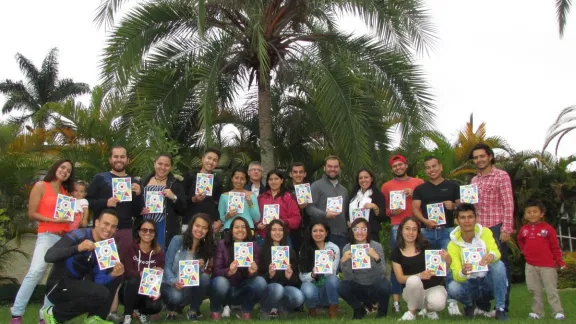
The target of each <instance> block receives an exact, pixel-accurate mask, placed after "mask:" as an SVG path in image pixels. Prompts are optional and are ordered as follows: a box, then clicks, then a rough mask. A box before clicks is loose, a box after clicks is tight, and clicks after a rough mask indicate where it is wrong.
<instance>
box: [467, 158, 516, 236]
mask: <svg viewBox="0 0 576 324" xmlns="http://www.w3.org/2000/svg"><path fill="white" fill-rule="evenodd" d="M472 183H473V184H476V185H477V186H478V203H477V204H476V213H478V220H479V222H480V224H482V226H485V227H492V226H495V225H498V224H502V232H504V233H513V232H514V196H513V194H512V182H510V176H509V175H508V173H506V171H503V170H500V169H497V168H496V167H492V170H490V172H488V173H487V174H485V175H481V174H479V173H478V174H477V175H476V176H474V178H472Z"/></svg>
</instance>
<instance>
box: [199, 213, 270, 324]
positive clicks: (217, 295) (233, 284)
mask: <svg viewBox="0 0 576 324" xmlns="http://www.w3.org/2000/svg"><path fill="white" fill-rule="evenodd" d="M240 242H245V243H249V244H251V245H252V249H253V250H252V251H253V253H252V254H253V255H252V257H253V259H254V260H253V261H252V262H250V263H249V266H248V267H239V266H238V265H239V263H238V261H237V260H236V258H235V256H234V243H240ZM258 259H259V254H258V246H257V245H256V244H254V241H253V236H252V232H251V230H250V225H249V223H248V221H247V220H246V219H245V218H243V217H240V216H237V217H235V218H234V219H233V220H232V222H231V227H230V230H229V231H228V233H226V236H225V237H224V239H223V240H220V242H218V248H217V249H216V256H215V258H214V268H213V270H214V271H213V279H212V287H211V288H212V289H211V295H210V309H211V312H212V319H215V320H219V319H221V318H222V307H223V305H241V306H242V319H250V312H251V311H252V309H253V308H254V305H256V303H258V301H260V299H261V298H262V294H263V293H264V289H266V280H264V278H262V277H260V276H258Z"/></svg>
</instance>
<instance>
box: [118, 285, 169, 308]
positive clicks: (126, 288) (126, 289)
mask: <svg viewBox="0 0 576 324" xmlns="http://www.w3.org/2000/svg"><path fill="white" fill-rule="evenodd" d="M139 287H140V278H139V277H132V278H128V279H124V283H123V284H122V289H120V293H119V296H118V298H119V300H120V302H121V303H122V304H124V315H132V312H134V310H138V312H140V314H144V315H152V314H158V313H160V312H161V311H162V299H158V300H154V299H152V298H150V297H149V296H143V295H139V294H138V288H139Z"/></svg>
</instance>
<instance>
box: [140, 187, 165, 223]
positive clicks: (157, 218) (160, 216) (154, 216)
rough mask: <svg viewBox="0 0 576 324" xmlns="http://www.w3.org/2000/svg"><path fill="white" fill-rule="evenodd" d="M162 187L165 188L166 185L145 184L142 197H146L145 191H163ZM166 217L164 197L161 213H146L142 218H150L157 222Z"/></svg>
mask: <svg viewBox="0 0 576 324" xmlns="http://www.w3.org/2000/svg"><path fill="white" fill-rule="evenodd" d="M164 189H166V186H161V185H147V186H146V187H144V197H146V193H147V192H149V191H160V192H162V191H164ZM165 218H166V199H164V208H163V211H162V212H161V213H150V214H146V215H144V220H152V221H154V222H155V223H159V222H161V221H163V220H164V219H165Z"/></svg>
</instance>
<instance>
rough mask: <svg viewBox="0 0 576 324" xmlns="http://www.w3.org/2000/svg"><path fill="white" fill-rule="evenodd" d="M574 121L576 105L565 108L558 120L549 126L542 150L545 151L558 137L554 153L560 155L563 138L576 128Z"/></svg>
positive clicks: (575, 119)
mask: <svg viewBox="0 0 576 324" xmlns="http://www.w3.org/2000/svg"><path fill="white" fill-rule="evenodd" d="M574 121H576V106H570V107H567V108H564V109H563V110H562V111H561V112H560V114H559V115H558V118H556V121H555V122H554V123H553V124H552V126H550V128H548V132H546V140H545V141H544V146H543V147H542V152H543V153H544V151H545V150H546V148H547V147H548V145H550V143H551V142H552V141H553V140H554V139H555V138H558V139H557V141H556V148H555V149H554V154H556V155H558V148H559V147H560V142H561V141H562V138H564V136H566V134H568V133H570V132H571V131H573V130H574V129H576V123H574Z"/></svg>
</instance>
